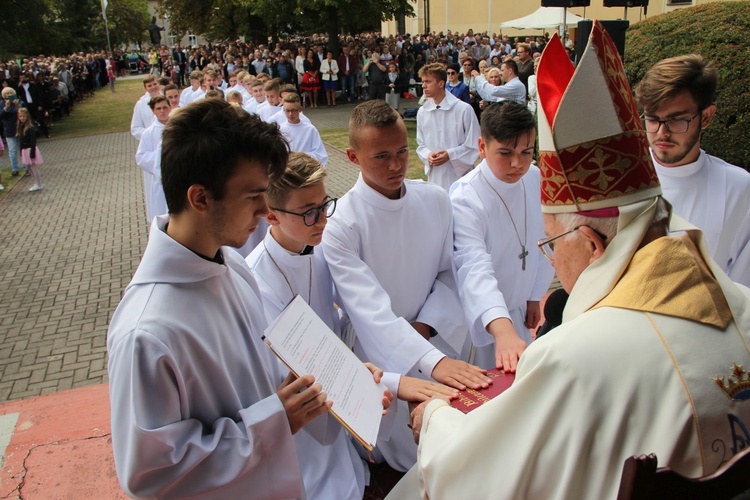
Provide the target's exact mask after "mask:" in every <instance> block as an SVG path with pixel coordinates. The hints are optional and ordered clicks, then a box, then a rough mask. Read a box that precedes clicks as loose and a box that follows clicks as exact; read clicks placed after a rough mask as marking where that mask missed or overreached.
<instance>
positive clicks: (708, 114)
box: [701, 104, 716, 130]
mask: <svg viewBox="0 0 750 500" xmlns="http://www.w3.org/2000/svg"><path fill="white" fill-rule="evenodd" d="M714 113H716V105H715V104H712V105H710V106H709V107H707V108H706V109H704V110H703V111H701V130H706V129H707V128H708V126H709V125H710V124H711V120H713V118H714Z"/></svg>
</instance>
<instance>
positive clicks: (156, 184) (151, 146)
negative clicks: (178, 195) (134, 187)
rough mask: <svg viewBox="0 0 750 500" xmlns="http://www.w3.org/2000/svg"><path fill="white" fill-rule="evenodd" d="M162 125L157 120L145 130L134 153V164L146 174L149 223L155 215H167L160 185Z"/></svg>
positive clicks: (147, 216)
mask: <svg viewBox="0 0 750 500" xmlns="http://www.w3.org/2000/svg"><path fill="white" fill-rule="evenodd" d="M163 132H164V124H163V123H161V122H159V120H156V121H154V123H153V125H151V126H150V127H149V128H147V129H146V130H145V131H144V132H143V135H142V136H141V142H140V143H139V144H138V150H137V151H136V152H135V163H136V164H137V165H138V166H139V167H141V169H142V170H143V172H144V174H148V175H149V176H150V177H149V182H148V185H149V187H150V189H149V191H148V192H146V193H145V195H146V218H147V219H148V222H149V223H151V221H152V220H154V217H156V216H157V215H164V214H166V213H167V199H166V197H165V196H164V187H163V186H162V183H161V136H162V133H163Z"/></svg>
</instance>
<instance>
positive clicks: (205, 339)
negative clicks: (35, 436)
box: [107, 216, 304, 498]
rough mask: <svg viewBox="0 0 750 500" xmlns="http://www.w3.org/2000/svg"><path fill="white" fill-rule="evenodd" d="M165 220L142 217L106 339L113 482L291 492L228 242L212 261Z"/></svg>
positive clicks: (239, 494) (207, 490) (242, 284)
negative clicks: (145, 221) (138, 244)
mask: <svg viewBox="0 0 750 500" xmlns="http://www.w3.org/2000/svg"><path fill="white" fill-rule="evenodd" d="M168 221H169V218H168V217H166V216H164V217H157V218H156V219H155V220H154V222H153V223H152V226H151V232H150V235H149V240H148V245H147V247H146V250H145V252H144V255H143V259H142V260H141V263H140V265H139V266H138V269H137V270H136V273H135V275H134V276H133V280H132V281H131V282H130V284H129V285H128V287H127V289H126V290H125V294H124V295H123V298H122V301H121V302H120V305H119V306H118V307H117V310H116V311H115V314H114V316H113V317H112V321H111V323H110V326H109V332H108V335H107V351H108V354H109V365H108V373H109V393H110V403H111V407H112V447H113V451H114V457H115V466H116V468H117V475H118V478H119V480H120V484H121V485H122V487H123V489H124V490H125V491H126V492H127V493H128V494H130V495H133V496H143V497H172V498H186V497H190V498H244V497H247V496H248V494H249V492H252V494H253V495H254V496H256V497H259V498H300V497H302V496H303V494H304V491H303V485H302V477H301V475H300V470H299V466H298V465H297V457H296V453H295V448H294V443H293V440H292V434H291V432H290V428H289V421H288V419H287V416H286V412H285V410H284V407H283V405H282V403H281V400H280V399H279V397H278V396H277V395H276V388H277V386H278V385H279V381H280V380H281V378H282V377H283V376H284V375H285V373H282V372H280V371H279V369H278V365H277V363H276V359H275V357H274V355H273V354H272V353H271V351H270V349H268V347H267V346H266V345H264V343H263V341H262V340H261V336H262V334H263V331H264V329H265V328H266V324H267V323H266V319H265V314H264V312H263V306H262V304H261V301H260V297H259V292H258V288H257V285H256V283H255V279H254V278H253V277H252V274H251V272H250V270H249V269H248V267H247V265H246V263H245V262H244V261H243V260H242V259H241V258H240V256H239V255H237V253H236V252H235V251H234V250H231V249H229V248H228V247H223V248H222V249H221V255H222V257H223V260H224V263H223V264H219V263H217V262H214V261H209V260H207V259H205V258H203V257H201V256H199V255H197V254H195V253H194V252H192V251H191V250H189V249H187V248H185V247H184V246H182V245H181V244H179V243H177V242H176V241H175V240H173V239H172V238H171V237H169V236H168V235H167V234H166V232H165V226H166V224H167V222H168Z"/></svg>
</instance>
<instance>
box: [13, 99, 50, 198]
mask: <svg viewBox="0 0 750 500" xmlns="http://www.w3.org/2000/svg"><path fill="white" fill-rule="evenodd" d="M16 136H17V137H18V138H19V139H20V142H21V162H22V163H23V164H24V165H26V166H27V168H28V169H29V172H31V175H32V177H34V185H33V186H31V188H29V191H39V190H40V189H42V175H41V174H40V173H39V167H38V166H37V165H41V164H42V163H44V160H43V159H42V154H41V153H40V152H39V148H38V147H36V127H35V126H34V124H33V123H32V121H31V116H30V115H29V110H28V109H26V108H21V109H19V110H18V127H17V131H16Z"/></svg>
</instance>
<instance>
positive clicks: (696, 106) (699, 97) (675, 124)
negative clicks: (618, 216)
mask: <svg viewBox="0 0 750 500" xmlns="http://www.w3.org/2000/svg"><path fill="white" fill-rule="evenodd" d="M718 80H719V77H718V74H717V72H716V68H715V67H714V65H713V63H712V62H711V61H708V60H706V59H704V58H703V57H701V56H699V55H697V54H685V55H682V56H677V57H672V58H669V59H664V60H662V61H659V62H658V63H656V64H655V65H654V66H653V67H652V68H651V69H650V70H649V71H648V72H647V73H646V76H644V77H643V80H641V83H640V84H639V85H638V88H637V89H636V98H637V100H638V104H639V105H640V106H641V107H642V108H643V123H644V125H645V129H646V136H647V137H648V142H649V145H650V146H651V156H652V158H653V160H654V166H655V167H656V173H657V174H658V175H659V181H660V182H661V187H662V190H663V191H664V197H665V198H666V199H668V200H669V202H670V203H671V204H672V207H673V208H674V211H675V213H676V214H677V215H679V216H680V217H684V218H685V219H687V220H689V221H690V222H691V223H693V224H695V225H696V226H698V227H699V228H701V229H702V230H703V235H704V236H705V237H706V244H707V245H708V250H709V252H710V253H711V257H712V258H713V259H714V260H715V261H716V262H718V263H719V265H720V266H721V268H722V269H723V270H724V271H725V272H726V273H727V275H729V277H730V278H732V279H733V280H734V281H736V282H738V283H742V284H743V285H745V286H750V217H748V213H750V197H749V196H748V191H750V175H749V174H748V173H747V172H746V171H745V170H743V169H742V168H739V167H736V166H734V165H730V164H729V163H727V162H725V161H723V160H722V159H720V158H717V157H715V156H711V155H709V154H707V153H706V152H705V151H703V150H702V149H701V134H702V133H703V131H704V130H705V129H706V128H708V126H709V125H710V124H711V120H712V119H713V116H714V113H715V112H716V105H715V104H714V99H715V98H716V87H717V86H718Z"/></svg>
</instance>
